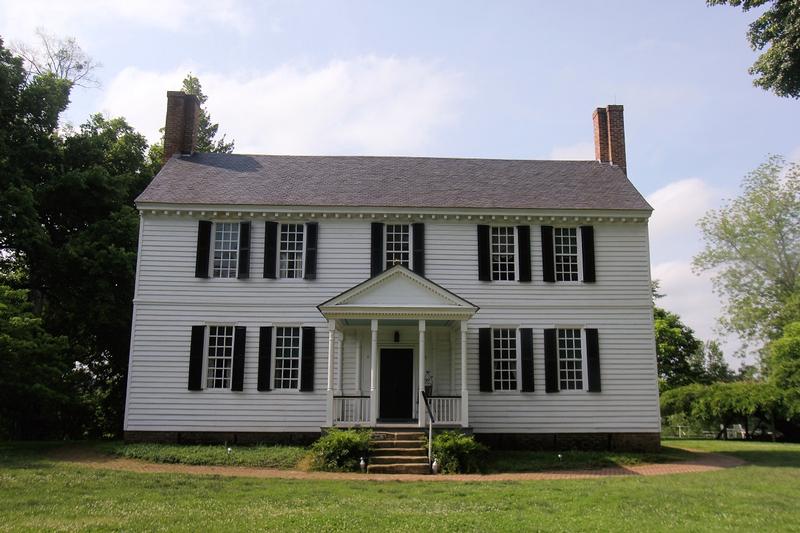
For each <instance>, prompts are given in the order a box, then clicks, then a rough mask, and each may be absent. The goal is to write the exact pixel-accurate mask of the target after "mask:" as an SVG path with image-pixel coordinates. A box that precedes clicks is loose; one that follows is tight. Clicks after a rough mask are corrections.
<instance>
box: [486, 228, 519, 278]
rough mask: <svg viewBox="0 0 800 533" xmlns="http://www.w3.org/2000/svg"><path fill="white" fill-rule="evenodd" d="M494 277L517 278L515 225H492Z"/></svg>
mask: <svg viewBox="0 0 800 533" xmlns="http://www.w3.org/2000/svg"><path fill="white" fill-rule="evenodd" d="M491 258H492V279H493V280H495V281H513V280H514V279H516V263H517V260H516V239H515V232H514V227H513V226H492V232H491Z"/></svg>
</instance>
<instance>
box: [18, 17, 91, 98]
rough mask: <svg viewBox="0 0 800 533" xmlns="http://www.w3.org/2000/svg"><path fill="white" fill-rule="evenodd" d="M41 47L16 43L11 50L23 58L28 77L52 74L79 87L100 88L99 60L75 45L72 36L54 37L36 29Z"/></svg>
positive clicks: (75, 42)
mask: <svg viewBox="0 0 800 533" xmlns="http://www.w3.org/2000/svg"><path fill="white" fill-rule="evenodd" d="M36 35H37V36H38V37H39V41H40V46H39V47H34V46H31V45H28V44H25V43H16V44H15V45H14V46H13V50H14V52H15V53H16V54H17V55H18V56H20V57H21V58H22V59H24V61H25V64H26V65H27V69H28V73H29V75H31V76H41V75H43V74H46V73H48V72H49V73H51V74H53V75H54V76H56V77H57V78H59V79H62V80H66V81H68V82H70V84H72V85H77V86H78V87H99V86H100V82H99V81H98V80H97V78H96V77H95V71H96V70H97V69H98V68H99V67H100V63H98V62H96V61H95V60H94V59H92V58H91V57H90V56H89V55H88V54H87V53H86V52H84V51H83V49H82V48H81V47H80V46H78V43H77V41H75V39H74V38H73V37H66V38H64V37H56V36H54V35H50V34H48V33H46V32H45V31H44V30H43V29H41V28H38V29H37V30H36Z"/></svg>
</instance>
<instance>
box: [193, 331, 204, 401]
mask: <svg viewBox="0 0 800 533" xmlns="http://www.w3.org/2000/svg"><path fill="white" fill-rule="evenodd" d="M205 343H206V327H205V326H192V341H191V346H190V347H189V390H203V348H204V345H205Z"/></svg>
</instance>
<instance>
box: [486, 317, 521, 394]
mask: <svg viewBox="0 0 800 533" xmlns="http://www.w3.org/2000/svg"><path fill="white" fill-rule="evenodd" d="M492 381H493V384H494V390H496V391H499V390H517V330H516V329H512V328H495V329H492Z"/></svg>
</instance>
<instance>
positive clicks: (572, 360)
mask: <svg viewBox="0 0 800 533" xmlns="http://www.w3.org/2000/svg"><path fill="white" fill-rule="evenodd" d="M557 336H558V385H559V389H560V390H582V389H583V374H584V371H583V342H582V339H581V330H580V329H559V330H558V332H557Z"/></svg>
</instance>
